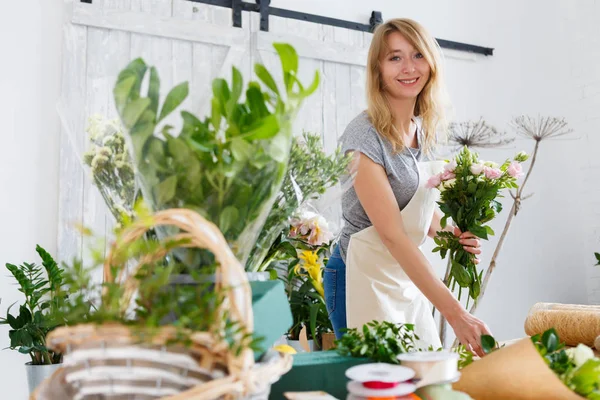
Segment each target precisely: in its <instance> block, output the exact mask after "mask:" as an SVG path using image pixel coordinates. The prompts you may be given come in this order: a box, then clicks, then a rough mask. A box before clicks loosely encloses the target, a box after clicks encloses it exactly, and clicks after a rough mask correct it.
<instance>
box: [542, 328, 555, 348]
mask: <svg viewBox="0 0 600 400" xmlns="http://www.w3.org/2000/svg"><path fill="white" fill-rule="evenodd" d="M542 344H543V345H544V347H546V349H547V350H548V352H549V353H552V352H553V351H556V349H557V348H558V345H559V340H558V334H557V333H556V330H554V329H553V328H552V329H548V330H547V331H545V332H544V333H543V334H542Z"/></svg>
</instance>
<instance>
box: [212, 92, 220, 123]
mask: <svg viewBox="0 0 600 400" xmlns="http://www.w3.org/2000/svg"><path fill="white" fill-rule="evenodd" d="M211 107H212V108H211V123H212V125H213V127H214V129H215V132H218V131H219V130H220V129H221V104H220V103H219V100H218V99H217V98H216V97H213V98H212V102H211Z"/></svg>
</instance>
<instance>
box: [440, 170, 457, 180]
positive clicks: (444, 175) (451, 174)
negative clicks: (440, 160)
mask: <svg viewBox="0 0 600 400" xmlns="http://www.w3.org/2000/svg"><path fill="white" fill-rule="evenodd" d="M454 178H456V175H455V174H454V172H452V171H444V172H442V176H441V179H442V180H443V181H448V180H450V179H454Z"/></svg>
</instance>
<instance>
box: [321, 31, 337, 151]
mask: <svg viewBox="0 0 600 400" xmlns="http://www.w3.org/2000/svg"><path fill="white" fill-rule="evenodd" d="M321 29H322V34H323V40H324V41H326V43H329V42H333V27H331V26H322V28H321ZM321 78H322V80H321V87H322V91H321V93H322V96H323V147H324V149H325V151H327V152H328V153H331V152H333V151H334V150H335V148H336V147H337V125H336V120H337V107H336V92H335V84H336V80H335V64H334V63H332V62H329V61H324V62H323V76H322V77H321Z"/></svg>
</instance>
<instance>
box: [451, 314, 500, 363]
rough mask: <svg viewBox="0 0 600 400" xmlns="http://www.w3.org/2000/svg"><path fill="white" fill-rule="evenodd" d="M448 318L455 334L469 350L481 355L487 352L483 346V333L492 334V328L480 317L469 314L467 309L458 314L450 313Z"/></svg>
mask: <svg viewBox="0 0 600 400" xmlns="http://www.w3.org/2000/svg"><path fill="white" fill-rule="evenodd" d="M446 320H447V321H448V323H449V324H450V326H452V329H453V330H454V334H455V335H456V337H457V338H458V340H459V341H460V343H461V344H463V345H464V346H465V347H466V348H467V350H471V351H472V352H474V353H475V354H477V355H478V356H479V357H483V356H484V355H485V353H484V352H483V348H482V347H481V335H491V333H490V329H489V328H488V327H487V325H486V324H485V323H484V322H483V321H482V320H480V319H479V318H477V317H475V316H473V315H471V314H469V313H468V312H467V311H466V310H465V309H462V310H460V311H458V312H457V313H456V314H453V315H449V316H447V317H446Z"/></svg>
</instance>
